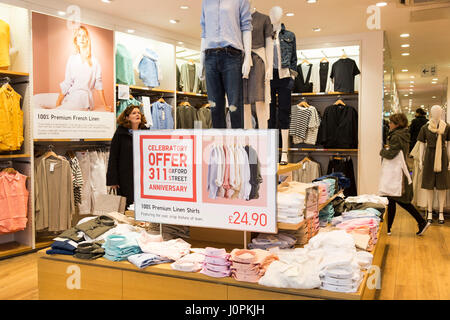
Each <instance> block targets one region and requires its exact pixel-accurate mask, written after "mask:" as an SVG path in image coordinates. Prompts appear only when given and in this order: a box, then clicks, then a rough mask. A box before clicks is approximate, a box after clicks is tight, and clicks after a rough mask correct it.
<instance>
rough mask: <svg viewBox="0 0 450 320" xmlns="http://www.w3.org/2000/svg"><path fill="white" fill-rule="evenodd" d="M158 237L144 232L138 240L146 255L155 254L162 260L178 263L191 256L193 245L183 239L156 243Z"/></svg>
mask: <svg viewBox="0 0 450 320" xmlns="http://www.w3.org/2000/svg"><path fill="white" fill-rule="evenodd" d="M155 240H157V238H156V236H154V235H149V234H148V233H146V232H142V233H141V235H140V237H138V238H137V243H138V244H139V247H140V248H141V250H142V252H144V253H153V254H156V255H158V256H160V257H162V258H166V259H169V260H173V261H177V260H178V259H180V258H181V257H183V256H185V255H187V254H189V252H190V249H191V245H190V244H189V243H187V242H186V241H184V240H183V239H180V238H178V239H172V240H169V241H155Z"/></svg>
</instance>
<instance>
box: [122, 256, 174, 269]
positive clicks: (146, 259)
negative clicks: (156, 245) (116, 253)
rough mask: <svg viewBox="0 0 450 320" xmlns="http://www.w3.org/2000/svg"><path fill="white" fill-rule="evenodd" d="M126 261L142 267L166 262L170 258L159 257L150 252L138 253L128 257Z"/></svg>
mask: <svg viewBox="0 0 450 320" xmlns="http://www.w3.org/2000/svg"><path fill="white" fill-rule="evenodd" d="M128 261H130V262H131V263H132V264H134V265H135V266H136V267H138V268H140V269H143V268H145V267H148V266H152V265H155V264H161V263H168V262H172V260H169V259H166V258H163V257H160V256H158V255H156V254H152V253H139V254H134V255H132V256H129V257H128Z"/></svg>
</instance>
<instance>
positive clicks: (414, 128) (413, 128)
mask: <svg viewBox="0 0 450 320" xmlns="http://www.w3.org/2000/svg"><path fill="white" fill-rule="evenodd" d="M427 123H428V119H427V118H426V117H425V116H418V117H416V118H415V119H413V120H412V121H411V125H410V126H409V134H410V135H411V141H410V143H409V152H411V150H412V149H413V148H414V146H415V145H416V142H417V136H418V135H419V132H420V129H421V128H422V127H423V126H424V125H425V124H427Z"/></svg>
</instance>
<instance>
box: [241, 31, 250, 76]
mask: <svg viewBox="0 0 450 320" xmlns="http://www.w3.org/2000/svg"><path fill="white" fill-rule="evenodd" d="M242 40H243V42H244V63H243V64H242V78H244V79H248V75H249V73H250V68H251V64H252V32H251V31H243V32H242Z"/></svg>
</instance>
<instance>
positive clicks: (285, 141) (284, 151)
mask: <svg viewBox="0 0 450 320" xmlns="http://www.w3.org/2000/svg"><path fill="white" fill-rule="evenodd" d="M281 140H282V145H281V161H280V163H288V150H289V130H288V129H283V130H281Z"/></svg>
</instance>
